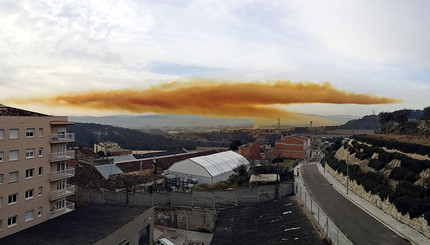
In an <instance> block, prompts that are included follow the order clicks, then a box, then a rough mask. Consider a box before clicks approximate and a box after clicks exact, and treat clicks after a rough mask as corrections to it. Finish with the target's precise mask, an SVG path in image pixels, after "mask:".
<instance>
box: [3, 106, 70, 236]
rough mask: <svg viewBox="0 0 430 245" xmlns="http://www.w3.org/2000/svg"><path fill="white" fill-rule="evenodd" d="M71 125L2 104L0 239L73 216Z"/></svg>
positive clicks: (60, 118) (62, 118) (67, 122)
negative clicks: (69, 146)
mask: <svg viewBox="0 0 430 245" xmlns="http://www.w3.org/2000/svg"><path fill="white" fill-rule="evenodd" d="M71 124H73V123H71V122H69V121H68V118H67V117H58V116H49V115H44V114H40V113H36V112H31V111H26V110H22V109H18V108H13V107H8V106H4V105H1V104H0V238H2V237H5V236H8V235H11V234H13V233H16V232H18V231H21V230H24V229H27V228H29V227H31V226H34V225H37V224H39V223H42V222H45V221H48V220H50V219H53V218H55V217H58V216H60V215H63V214H65V213H67V212H69V211H72V210H74V203H72V202H69V201H67V200H66V197H68V196H70V195H73V194H74V192H75V186H74V185H70V184H69V182H68V179H69V178H71V177H73V176H74V175H75V169H74V168H72V167H70V166H69V160H71V159H73V158H74V156H75V153H74V151H71V150H68V149H67V143H71V142H74V140H75V134H72V133H67V125H71Z"/></svg>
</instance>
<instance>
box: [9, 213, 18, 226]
mask: <svg viewBox="0 0 430 245" xmlns="http://www.w3.org/2000/svg"><path fill="white" fill-rule="evenodd" d="M17 222H18V215H15V216H12V217H9V218H8V219H7V228H11V227H14V226H16V224H17Z"/></svg>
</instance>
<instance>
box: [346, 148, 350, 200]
mask: <svg viewBox="0 0 430 245" xmlns="http://www.w3.org/2000/svg"><path fill="white" fill-rule="evenodd" d="M346 154H347V155H346V194H348V190H349V165H348V159H349V153H348V152H347V153H346Z"/></svg>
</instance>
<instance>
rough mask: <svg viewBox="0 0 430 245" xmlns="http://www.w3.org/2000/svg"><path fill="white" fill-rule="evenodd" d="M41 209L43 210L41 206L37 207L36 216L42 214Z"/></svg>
mask: <svg viewBox="0 0 430 245" xmlns="http://www.w3.org/2000/svg"><path fill="white" fill-rule="evenodd" d="M42 211H43V209H42V207H39V208H38V209H37V217H41V216H42Z"/></svg>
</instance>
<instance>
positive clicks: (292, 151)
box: [275, 135, 311, 159]
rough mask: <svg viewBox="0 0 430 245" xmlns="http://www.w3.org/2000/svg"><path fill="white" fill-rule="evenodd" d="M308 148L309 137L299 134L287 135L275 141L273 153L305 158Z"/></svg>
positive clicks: (291, 157)
mask: <svg viewBox="0 0 430 245" xmlns="http://www.w3.org/2000/svg"><path fill="white" fill-rule="evenodd" d="M310 149H311V146H310V139H309V138H307V137H304V136H300V135H288V136H286V137H284V138H283V139H280V140H276V141H275V154H276V155H277V156H279V157H281V158H289V159H306V158H308V157H309V156H310Z"/></svg>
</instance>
